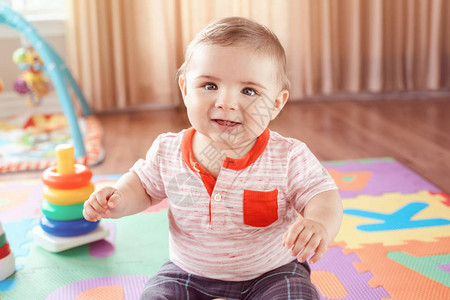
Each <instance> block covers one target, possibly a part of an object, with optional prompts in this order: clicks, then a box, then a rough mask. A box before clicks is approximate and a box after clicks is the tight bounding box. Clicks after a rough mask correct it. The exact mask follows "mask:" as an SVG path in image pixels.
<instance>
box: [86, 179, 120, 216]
mask: <svg viewBox="0 0 450 300" xmlns="http://www.w3.org/2000/svg"><path fill="white" fill-rule="evenodd" d="M120 198H121V197H120V194H119V192H118V190H117V189H116V188H114V187H111V186H107V187H103V188H101V189H99V190H98V191H95V192H93V193H92V194H91V196H90V197H89V199H88V200H87V201H86V202H84V209H83V216H84V218H85V219H86V220H88V221H91V222H96V221H98V220H100V219H102V218H110V217H111V210H110V209H112V208H114V207H116V206H117V203H118V202H119V201H120Z"/></svg>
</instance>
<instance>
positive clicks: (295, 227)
mask: <svg viewBox="0 0 450 300" xmlns="http://www.w3.org/2000/svg"><path fill="white" fill-rule="evenodd" d="M303 229H304V226H303V224H302V223H301V222H295V223H294V224H292V226H291V227H290V228H289V230H288V231H286V233H285V234H284V235H283V246H284V247H286V248H291V247H292V246H293V245H294V244H295V241H296V240H297V238H298V235H299V234H300V232H302V230H303Z"/></svg>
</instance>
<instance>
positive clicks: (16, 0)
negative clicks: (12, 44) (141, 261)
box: [0, 0, 68, 39]
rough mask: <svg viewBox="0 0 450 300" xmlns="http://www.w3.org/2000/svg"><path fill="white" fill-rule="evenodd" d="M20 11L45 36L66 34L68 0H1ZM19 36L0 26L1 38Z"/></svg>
mask: <svg viewBox="0 0 450 300" xmlns="http://www.w3.org/2000/svg"><path fill="white" fill-rule="evenodd" d="M0 1H4V2H6V3H8V4H9V5H10V6H11V8H12V9H14V10H15V11H17V12H19V13H20V14H21V15H22V16H24V17H25V19H26V20H27V21H28V22H30V23H31V24H32V25H33V26H34V27H35V28H36V29H37V31H38V32H39V33H40V34H41V35H42V36H44V37H48V36H62V35H64V34H65V25H64V23H65V21H66V5H67V1H68V0H0ZM15 36H17V33H16V32H15V31H14V30H12V29H10V28H7V27H5V26H0V39H8V38H13V37H15Z"/></svg>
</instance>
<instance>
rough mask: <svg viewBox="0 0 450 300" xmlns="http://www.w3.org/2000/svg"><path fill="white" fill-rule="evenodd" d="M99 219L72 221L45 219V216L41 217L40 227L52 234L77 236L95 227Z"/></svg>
mask: <svg viewBox="0 0 450 300" xmlns="http://www.w3.org/2000/svg"><path fill="white" fill-rule="evenodd" d="M98 223H99V221H97V222H89V221H86V220H85V219H78V220H72V221H55V220H51V219H47V217H46V216H42V217H41V221H40V224H41V228H42V229H43V230H44V231H45V232H47V233H49V234H51V235H54V236H78V235H82V234H85V233H88V232H91V231H92V230H94V229H95V228H97V226H98Z"/></svg>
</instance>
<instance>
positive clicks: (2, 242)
mask: <svg viewBox="0 0 450 300" xmlns="http://www.w3.org/2000/svg"><path fill="white" fill-rule="evenodd" d="M5 244H6V235H5V234H0V247H3V246H4V245H5Z"/></svg>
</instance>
